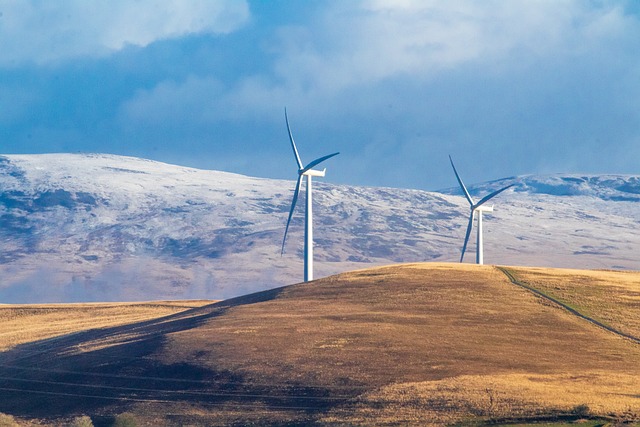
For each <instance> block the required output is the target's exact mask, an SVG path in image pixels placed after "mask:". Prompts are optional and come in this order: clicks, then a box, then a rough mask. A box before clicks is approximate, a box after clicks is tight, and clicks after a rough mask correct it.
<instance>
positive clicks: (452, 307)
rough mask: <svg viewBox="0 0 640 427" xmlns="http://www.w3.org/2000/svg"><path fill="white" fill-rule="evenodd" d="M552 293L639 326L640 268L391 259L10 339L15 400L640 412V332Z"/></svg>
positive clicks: (19, 403)
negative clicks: (105, 324)
mask: <svg viewBox="0 0 640 427" xmlns="http://www.w3.org/2000/svg"><path fill="white" fill-rule="evenodd" d="M506 273H508V274H506ZM514 278H515V279H514ZM512 280H515V281H516V282H517V283H518V284H516V283H514V282H513V281H512ZM522 285H526V286H531V287H535V289H538V290H539V292H540V293H533V292H532V291H530V290H528V289H525V288H523V287H522ZM583 289H584V290H585V291H584V292H583ZM593 295H598V296H599V297H598V298H597V300H596V299H594V298H593ZM554 299H562V301H563V303H564V304H567V305H570V306H571V307H573V310H575V311H576V312H577V313H581V314H582V315H584V316H585V317H586V318H588V319H595V320H598V321H600V322H603V323H607V324H609V323H610V324H611V326H613V329H624V331H625V332H626V333H627V334H628V335H631V336H635V334H637V333H638V324H639V322H640V310H639V308H638V307H639V306H638V302H639V301H640V274H639V273H631V272H610V271H567V270H554V269H530V268H522V267H518V268H514V267H508V268H504V269H499V268H496V267H491V266H475V265H460V264H442V263H424V264H406V265H397V266H388V267H379V268H373V269H366V270H359V271H355V272H350V273H344V274H340V275H336V276H331V277H327V278H325V279H320V280H317V281H314V282H312V283H310V284H300V285H292V286H287V287H282V288H277V289H272V290H267V291H262V292H259V293H254V294H249V295H246V296H242V297H238V298H234V299H230V300H227V301H222V302H219V303H216V304H211V305H207V306H203V307H199V308H193V309H189V310H186V311H183V312H180V313H176V314H173V315H170V316H167V317H160V318H157V319H152V320H147V321H144V322H140V323H135V324H130V325H122V326H115V327H110V328H104V329H96V330H90V331H84V332H78V333H74V334H70V335H65V336H62V337H58V338H49V339H41V340H39V341H33V342H29V343H24V344H21V345H17V346H14V347H12V348H11V349H9V350H6V351H4V352H2V353H0V389H1V390H2V393H3V399H1V400H0V412H7V413H11V414H12V415H16V416H23V417H27V418H38V419H41V420H44V421H43V422H47V423H50V424H51V423H53V424H54V425H55V423H58V424H59V425H64V423H65V422H68V420H70V419H71V418H72V417H74V416H78V415H80V414H88V415H90V416H91V417H92V418H93V419H94V422H95V423H96V425H109V422H110V420H112V419H113V417H114V415H115V414H119V413H123V412H128V413H131V414H133V415H134V416H135V417H137V418H138V419H139V420H140V421H141V423H142V425H176V426H179V425H180V426H181V425H193V426H198V425H248V424H257V425H371V424H372V423H375V424H376V425H427V424H434V425H442V424H449V423H452V422H459V421H464V420H480V421H481V420H485V421H487V420H493V421H500V420H503V421H504V420H505V419H513V418H520V419H540V418H545V417H556V418H557V417H561V418H562V417H564V416H567V417H573V418H572V419H576V418H580V417H584V416H589V415H597V416H602V417H609V419H613V420H618V421H633V420H636V421H637V420H639V419H640V395H639V394H638V392H639V390H640V344H639V342H640V340H639V339H638V337H637V336H635V338H633V337H632V338H625V337H623V336H621V335H620V334H619V333H616V332H612V331H610V330H607V329H604V328H602V327H600V326H597V325H595V324H593V323H591V322H590V321H589V320H588V319H585V318H582V317H579V316H578V315H576V314H575V313H573V312H571V311H568V310H567V309H565V308H563V307H561V306H559V305H558V304H556V303H554V302H553V300H554Z"/></svg>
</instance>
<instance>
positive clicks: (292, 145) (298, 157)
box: [284, 107, 302, 169]
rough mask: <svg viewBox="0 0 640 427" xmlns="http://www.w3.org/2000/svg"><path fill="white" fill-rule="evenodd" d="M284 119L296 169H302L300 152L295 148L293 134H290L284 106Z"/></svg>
mask: <svg viewBox="0 0 640 427" xmlns="http://www.w3.org/2000/svg"><path fill="white" fill-rule="evenodd" d="M284 120H285V121H286V122H287V132H289V141H291V148H293V154H294V155H295V156H296V162H298V169H302V160H300V154H298V149H297V148H296V143H295V142H294V141H293V135H292V134H291V128H290V127H289V117H287V108H286V107H285V108H284Z"/></svg>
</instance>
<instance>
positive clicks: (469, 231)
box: [460, 211, 474, 262]
mask: <svg viewBox="0 0 640 427" xmlns="http://www.w3.org/2000/svg"><path fill="white" fill-rule="evenodd" d="M473 216H474V212H473V211H471V215H469V225H468V226H467V235H466V236H465V237H464V245H462V255H460V262H462V259H463V258H464V253H465V251H466V250H467V243H469V236H471V228H472V227H473Z"/></svg>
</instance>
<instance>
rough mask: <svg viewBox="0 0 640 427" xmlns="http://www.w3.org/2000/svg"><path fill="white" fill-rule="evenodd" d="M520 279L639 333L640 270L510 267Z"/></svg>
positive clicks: (626, 330) (584, 311)
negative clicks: (638, 271)
mask: <svg viewBox="0 0 640 427" xmlns="http://www.w3.org/2000/svg"><path fill="white" fill-rule="evenodd" d="M509 270H510V271H512V272H513V273H514V275H515V276H516V277H517V278H518V279H519V280H521V281H523V282H525V283H527V284H529V285H530V286H532V287H535V288H536V289H539V290H541V291H543V292H544V293H545V294H547V295H550V296H553V297H554V298H557V299H558V300H560V301H562V302H563V303H565V304H567V305H569V306H571V307H573V308H575V309H576V310H578V311H579V312H580V313H582V314H585V315H587V316H589V317H592V318H594V319H596V320H598V321H600V322H602V323H604V324H606V325H608V326H611V327H613V328H615V329H617V330H620V331H622V332H624V333H627V334H630V335H632V336H635V337H640V273H636V272H628V271H599V270H593V271H589V270H569V269H542V268H526V269H524V268H510V269H509Z"/></svg>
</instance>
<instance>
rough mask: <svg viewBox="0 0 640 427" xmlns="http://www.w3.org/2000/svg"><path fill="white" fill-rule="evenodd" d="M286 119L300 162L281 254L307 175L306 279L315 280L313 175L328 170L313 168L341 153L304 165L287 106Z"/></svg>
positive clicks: (292, 145) (282, 252)
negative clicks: (292, 130)
mask: <svg viewBox="0 0 640 427" xmlns="http://www.w3.org/2000/svg"><path fill="white" fill-rule="evenodd" d="M284 119H285V121H286V122H287V131H288V132H289V141H291V148H293V154H294V156H295V157H296V162H297V163H298V182H297V183H296V190H295V192H294V193H293V201H292V202H291V210H290V211H289V218H288V219H287V227H286V228H285V229H284V238H283V239H282V251H281V252H280V255H282V254H284V244H285V242H286V240H287V231H289V224H290V223H291V216H292V215H293V210H294V209H295V208H296V202H297V201H298V194H299V193H300V187H301V185H302V177H303V176H306V177H307V197H306V209H305V215H304V281H305V282H309V281H311V280H313V209H312V198H311V177H312V176H320V177H323V176H324V174H325V172H326V170H327V169H326V168H325V169H323V170H321V171H318V170H313V169H312V168H313V167H314V166H317V165H319V164H320V163H322V162H324V161H325V160H327V159H329V158H331V157H333V156H336V155H338V154H340V153H333V154H329V155H327V156H323V157H320V158H318V159H315V160H314V161H312V162H311V163H309V164H308V165H306V166H303V165H302V160H300V155H299V154H298V149H297V148H296V143H295V142H294V141H293V135H292V134H291V128H290V127H289V118H288V117H287V109H286V108H285V109H284Z"/></svg>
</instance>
